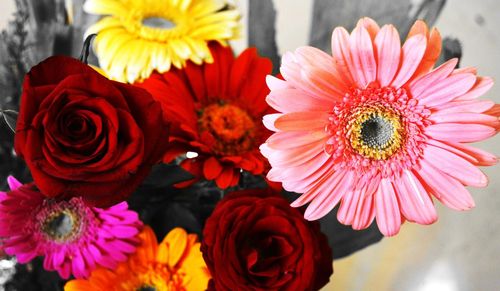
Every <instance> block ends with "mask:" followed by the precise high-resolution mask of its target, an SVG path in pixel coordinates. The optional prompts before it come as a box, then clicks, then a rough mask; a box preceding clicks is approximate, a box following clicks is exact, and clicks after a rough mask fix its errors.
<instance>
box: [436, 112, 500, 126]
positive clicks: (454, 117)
mask: <svg viewBox="0 0 500 291" xmlns="http://www.w3.org/2000/svg"><path fill="white" fill-rule="evenodd" d="M429 120H432V121H434V122H436V123H458V124H460V123H465V124H471V123H473V124H483V125H487V126H491V127H497V126H499V125H500V121H499V120H498V118H496V117H494V116H491V115H487V114H481V113H469V112H459V113H447V112H444V113H443V112H437V113H435V114H432V115H431V116H430V117H429Z"/></svg>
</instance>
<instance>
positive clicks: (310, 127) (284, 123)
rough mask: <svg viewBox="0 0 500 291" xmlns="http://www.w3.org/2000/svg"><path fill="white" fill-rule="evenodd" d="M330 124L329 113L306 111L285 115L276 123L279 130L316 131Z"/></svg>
mask: <svg viewBox="0 0 500 291" xmlns="http://www.w3.org/2000/svg"><path fill="white" fill-rule="evenodd" d="M327 124H328V113H327V112H325V111H304V112H291V113H287V114H283V115H282V116H280V117H278V119H276V121H275V122H274V126H275V127H276V128H277V129H279V130H289V131H314V130H317V129H322V128H325V126H326V125H327Z"/></svg>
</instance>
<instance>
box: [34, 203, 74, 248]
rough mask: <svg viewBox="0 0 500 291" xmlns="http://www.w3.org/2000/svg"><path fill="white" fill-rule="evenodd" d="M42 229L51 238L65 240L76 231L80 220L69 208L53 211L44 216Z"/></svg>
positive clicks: (59, 240) (70, 237)
mask: <svg viewBox="0 0 500 291" xmlns="http://www.w3.org/2000/svg"><path fill="white" fill-rule="evenodd" d="M42 229H43V231H44V233H45V234H47V236H48V237H49V238H50V239H51V240H54V241H57V242H66V241H68V240H71V239H72V238H73V237H74V236H75V235H76V234H77V233H78V231H79V229H80V220H79V219H78V217H77V215H76V213H75V212H73V211H72V210H71V209H63V210H59V211H54V212H52V213H50V214H49V215H48V216H47V217H46V219H45V221H44V222H43V226H42Z"/></svg>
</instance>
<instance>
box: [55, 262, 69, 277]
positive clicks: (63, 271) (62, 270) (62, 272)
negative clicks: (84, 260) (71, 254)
mask: <svg viewBox="0 0 500 291" xmlns="http://www.w3.org/2000/svg"><path fill="white" fill-rule="evenodd" d="M58 273H59V276H61V278H63V279H68V278H69V275H70V274H71V262H67V263H64V264H63V265H62V266H60V267H59V269H58Z"/></svg>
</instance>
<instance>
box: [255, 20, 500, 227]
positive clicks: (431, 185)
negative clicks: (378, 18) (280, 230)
mask: <svg viewBox="0 0 500 291" xmlns="http://www.w3.org/2000/svg"><path fill="white" fill-rule="evenodd" d="M440 49H441V37H440V35H439V33H438V31H437V30H436V29H435V28H434V29H432V30H431V31H429V30H428V28H427V26H426V25H425V23H424V22H422V21H417V22H416V23H415V25H414V26H413V27H412V29H411V31H410V33H409V35H408V38H407V40H406V41H405V43H404V44H403V46H401V43H400V39H399V35H398V32H397V30H396V29H395V28H394V27H393V26H392V25H385V26H383V27H382V28H379V26H378V25H377V24H376V23H375V22H374V21H373V20H371V19H369V18H363V19H361V20H360V21H359V22H358V25H357V26H356V28H355V29H354V30H353V32H352V33H351V34H350V35H349V33H348V32H347V31H346V30H345V29H344V28H342V27H338V28H336V29H335V30H334V31H333V36H332V52H333V53H332V55H328V54H326V53H324V52H322V51H320V50H318V49H315V48H312V47H302V48H299V49H297V50H296V51H295V52H294V53H290V52H289V53H286V54H285V55H284V56H283V58H282V65H281V73H282V75H283V77H284V80H280V79H277V78H274V77H268V79H267V83H268V86H269V88H270V89H271V92H270V94H269V96H268V97H267V102H268V103H269V104H270V105H271V106H272V107H273V108H275V109H276V110H278V111H279V112H280V113H276V114H271V115H267V116H266V117H264V123H265V125H266V126H267V127H268V128H269V129H270V130H273V131H274V132H275V133H274V134H273V135H272V136H271V137H270V138H269V139H268V140H267V141H266V143H265V144H263V145H262V146H261V151H262V153H263V154H264V156H266V157H267V158H268V159H269V162H270V164H271V166H272V169H271V171H270V172H269V174H268V178H269V179H270V180H272V181H279V182H282V183H283V187H284V188H285V189H286V190H289V191H294V192H298V193H303V194H302V195H301V196H300V197H299V198H298V199H297V200H295V201H294V202H293V203H292V206H295V207H299V206H302V205H305V204H307V203H310V204H309V205H308V207H307V209H306V211H305V214H304V215H305V217H306V218H307V219H309V220H315V219H319V218H321V217H323V216H324V215H326V214H327V213H328V212H330V211H331V210H332V208H333V207H335V206H336V205H337V204H339V203H340V208H339V210H338V215H337V217H338V219H339V221H340V222H342V223H343V224H346V225H352V227H353V228H354V229H364V228H366V227H368V226H369V225H370V224H371V223H372V222H373V219H374V218H375V217H376V221H377V224H378V227H379V229H380V230H381V232H382V233H383V234H384V235H386V236H391V235H395V234H396V233H398V232H399V229H400V225H401V223H402V222H403V221H405V220H408V221H411V222H416V223H419V224H431V223H433V222H434V221H436V219H437V214H436V209H435V207H434V205H433V197H434V198H435V199H437V200H439V201H440V202H442V203H443V204H444V205H446V206H448V207H450V208H453V209H457V210H466V209H469V208H471V207H473V206H474V201H473V199H472V198H471V196H470V194H469V192H468V191H467V189H466V188H465V186H474V187H484V186H486V185H487V183H488V180H487V177H486V176H485V175H484V174H483V173H482V172H481V171H480V170H479V169H478V168H477V167H476V166H489V165H494V164H495V163H496V162H497V158H496V157H495V156H494V155H492V154H489V153H487V152H484V151H482V150H479V149H477V148H474V147H471V146H469V145H467V143H471V142H477V141H481V140H484V139H486V138H489V137H491V136H493V135H495V134H496V133H497V131H498V130H499V124H500V123H499V118H498V115H499V114H498V110H497V109H496V108H497V107H494V106H495V104H494V102H492V101H489V100H482V99H478V97H480V96H481V95H483V94H484V93H485V92H486V91H487V90H488V89H490V87H491V86H492V85H493V81H492V80H491V79H490V78H488V77H479V76H477V74H476V70H475V69H473V68H463V69H455V66H456V65H457V60H456V59H452V60H449V61H448V62H446V63H444V64H443V65H441V66H439V67H437V68H435V69H433V67H434V64H435V62H436V60H437V58H438V56H439V54H440Z"/></svg>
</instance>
